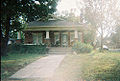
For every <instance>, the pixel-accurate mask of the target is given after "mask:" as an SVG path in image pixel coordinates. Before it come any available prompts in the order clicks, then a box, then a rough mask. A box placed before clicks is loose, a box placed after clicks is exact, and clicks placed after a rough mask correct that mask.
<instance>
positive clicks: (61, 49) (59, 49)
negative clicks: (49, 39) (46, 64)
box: [48, 47, 72, 54]
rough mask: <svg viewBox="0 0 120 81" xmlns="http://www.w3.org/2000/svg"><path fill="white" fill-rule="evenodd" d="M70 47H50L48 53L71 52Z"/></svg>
mask: <svg viewBox="0 0 120 81" xmlns="http://www.w3.org/2000/svg"><path fill="white" fill-rule="evenodd" d="M71 53H72V48H71V47H50V48H49V52H48V54H71Z"/></svg>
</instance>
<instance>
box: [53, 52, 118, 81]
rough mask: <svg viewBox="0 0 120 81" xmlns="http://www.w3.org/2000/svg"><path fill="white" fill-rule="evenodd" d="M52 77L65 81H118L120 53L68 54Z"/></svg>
mask: <svg viewBox="0 0 120 81" xmlns="http://www.w3.org/2000/svg"><path fill="white" fill-rule="evenodd" d="M54 77H58V79H64V80H65V81H66V80H67V81H69V80H70V81H79V80H81V79H82V80H87V81H89V80H90V81H91V80H94V81H97V80H105V81H120V53H110V52H104V53H98V52H93V53H90V54H77V55H73V54H69V55H67V56H66V57H65V59H64V60H63V62H62V63H61V65H60V67H59V68H58V69H57V70H56V74H55V75H54Z"/></svg>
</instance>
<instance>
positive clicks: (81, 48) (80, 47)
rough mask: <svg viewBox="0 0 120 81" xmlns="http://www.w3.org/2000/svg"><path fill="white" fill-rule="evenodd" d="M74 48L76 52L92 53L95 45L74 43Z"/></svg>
mask: <svg viewBox="0 0 120 81" xmlns="http://www.w3.org/2000/svg"><path fill="white" fill-rule="evenodd" d="M72 48H73V50H74V51H75V52H76V53H90V52H91V51H92V50H93V47H92V46H91V45H90V44H85V43H81V42H76V43H74V45H73V47H72Z"/></svg>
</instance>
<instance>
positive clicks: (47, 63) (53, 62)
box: [10, 55, 65, 81]
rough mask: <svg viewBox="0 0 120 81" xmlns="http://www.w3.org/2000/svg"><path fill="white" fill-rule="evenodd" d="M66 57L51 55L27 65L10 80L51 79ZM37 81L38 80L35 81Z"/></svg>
mask: <svg viewBox="0 0 120 81" xmlns="http://www.w3.org/2000/svg"><path fill="white" fill-rule="evenodd" d="M64 57H65V55H49V56H47V57H43V58H41V59H38V60H37V61H35V62H33V63H31V64H29V65H27V66H26V67H24V68H23V69H21V70H19V71H18V72H16V73H15V74H13V75H12V76H11V77H10V80H23V79H24V80H25V81H26V80H27V79H29V81H31V80H32V79H41V80H42V79H45V78H51V77H52V76H53V74H54V72H55V70H56V68H57V67H58V66H59V65H60V63H61V61H62V60H63V58H64ZM35 81H36V80H35Z"/></svg>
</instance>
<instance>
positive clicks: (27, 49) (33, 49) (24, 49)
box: [7, 44, 48, 54]
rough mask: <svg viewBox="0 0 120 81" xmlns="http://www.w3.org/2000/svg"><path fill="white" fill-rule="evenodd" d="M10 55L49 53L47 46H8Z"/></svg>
mask: <svg viewBox="0 0 120 81" xmlns="http://www.w3.org/2000/svg"><path fill="white" fill-rule="evenodd" d="M7 51H8V52H9V53H37V54H45V53H47V52H48V48H46V45H23V44H12V45H8V50H7Z"/></svg>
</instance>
